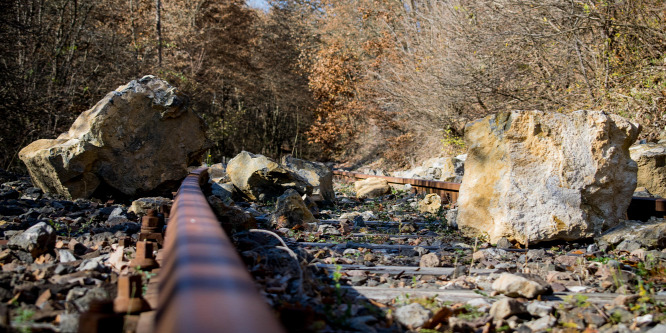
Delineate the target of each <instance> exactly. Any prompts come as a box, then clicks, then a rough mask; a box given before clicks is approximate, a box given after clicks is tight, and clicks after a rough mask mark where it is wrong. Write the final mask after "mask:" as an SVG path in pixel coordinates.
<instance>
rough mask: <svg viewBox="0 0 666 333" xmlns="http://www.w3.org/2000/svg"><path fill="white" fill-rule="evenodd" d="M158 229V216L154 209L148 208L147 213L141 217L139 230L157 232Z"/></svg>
mask: <svg viewBox="0 0 666 333" xmlns="http://www.w3.org/2000/svg"><path fill="white" fill-rule="evenodd" d="M160 229H161V228H160V218H159V217H157V213H156V212H155V211H154V210H152V209H149V210H148V214H146V216H144V217H142V218H141V232H158V231H160Z"/></svg>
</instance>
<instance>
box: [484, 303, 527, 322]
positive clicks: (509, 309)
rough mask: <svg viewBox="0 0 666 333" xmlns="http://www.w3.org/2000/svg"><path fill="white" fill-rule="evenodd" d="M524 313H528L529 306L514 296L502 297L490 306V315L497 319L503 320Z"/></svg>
mask: <svg viewBox="0 0 666 333" xmlns="http://www.w3.org/2000/svg"><path fill="white" fill-rule="evenodd" d="M523 313H527V308H525V305H524V304H523V303H521V302H519V301H517V300H515V299H513V298H502V299H500V300H499V301H497V302H495V303H493V306H491V307H490V315H491V316H492V317H493V319H495V320H502V319H504V318H508V317H510V316H513V315H520V314H523Z"/></svg>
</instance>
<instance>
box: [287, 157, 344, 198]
mask: <svg viewBox="0 0 666 333" xmlns="http://www.w3.org/2000/svg"><path fill="white" fill-rule="evenodd" d="M280 162H281V164H282V166H283V167H284V168H285V169H287V170H289V171H291V172H293V173H295V174H297V175H299V176H300V177H301V178H303V179H305V180H306V181H307V182H308V184H310V185H312V196H311V199H312V200H314V201H329V202H332V201H333V200H334V199H335V191H334V190H333V172H332V171H331V169H329V168H328V167H327V166H326V165H324V164H323V163H318V162H311V161H306V160H301V159H298V158H295V157H293V156H291V155H286V156H284V157H282V160H281V161H280Z"/></svg>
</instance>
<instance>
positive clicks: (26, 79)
mask: <svg viewBox="0 0 666 333" xmlns="http://www.w3.org/2000/svg"><path fill="white" fill-rule="evenodd" d="M0 6H1V8H0V16H1V17H0V34H1V36H0V54H1V55H0V57H1V58H0V76H1V77H2V82H3V84H2V86H1V88H0V110H1V111H0V112H1V114H2V118H3V121H2V122H0V130H2V132H3V134H2V135H1V136H0V167H1V168H4V169H13V170H20V169H21V168H22V166H21V164H20V163H19V161H18V158H17V157H16V155H17V152H18V150H19V149H20V148H21V147H23V146H25V145H27V144H28V143H30V142H32V141H33V140H36V139H38V138H53V137H56V136H57V135H58V134H59V133H61V132H63V131H65V130H67V128H68V127H69V126H70V125H71V123H72V122H73V120H74V119H75V118H76V117H77V116H78V114H79V113H80V112H82V111H84V110H86V109H88V108H90V107H91V106H92V105H94V103H96V102H97V101H98V100H100V99H101V98H102V97H103V96H104V95H105V94H106V93H108V92H109V91H111V90H113V89H115V88H116V87H117V86H119V85H121V84H125V83H127V82H128V81H129V80H132V79H136V78H138V77H141V76H143V75H146V74H154V75H157V76H159V77H161V78H163V79H166V80H168V81H169V82H170V83H171V84H173V85H175V86H178V87H179V88H180V89H182V90H183V91H184V92H185V94H187V95H188V96H189V97H190V103H191V106H192V107H193V109H194V110H195V112H197V113H198V114H200V115H201V116H202V117H203V118H204V119H205V120H206V122H207V124H208V126H209V137H210V138H211V139H212V140H213V142H214V148H213V149H212V150H211V153H210V154H211V155H212V156H211V158H212V159H213V160H218V159H220V158H221V157H222V156H231V155H234V154H235V153H237V152H239V151H240V150H249V151H253V152H257V153H262V154H266V155H269V156H274V157H277V156H278V155H280V154H284V153H286V152H292V153H294V154H296V155H297V156H303V157H307V158H313V159H319V160H336V161H341V162H350V163H360V162H367V161H373V160H379V159H382V161H383V163H385V164H386V165H393V166H402V165H407V164H409V163H410V162H411V161H413V160H414V159H418V158H423V157H424V156H434V155H438V154H444V153H453V152H455V151H456V149H459V148H460V147H459V144H460V141H459V139H458V137H459V136H460V135H461V134H462V130H463V126H464V124H465V122H467V121H469V120H472V119H475V118H478V117H480V116H483V115H487V114H491V113H494V112H498V111H507V110H512V109H541V110H548V111H558V112H569V111H573V110H578V109H594V110H605V111H606V112H609V113H616V114H620V115H622V116H625V117H627V118H630V119H632V120H633V121H636V122H638V123H640V124H641V125H642V126H643V127H644V129H643V133H642V134H641V138H643V139H647V140H657V138H658V136H659V132H660V131H661V130H663V129H664V125H665V124H666V118H665V117H666V114H664V112H665V111H666V100H665V99H664V97H666V78H665V76H666V74H665V71H664V69H665V68H666V67H665V66H666V57H665V56H664V51H665V49H666V43H665V37H666V36H665V34H666V32H665V31H666V29H665V27H666V4H664V2H663V1H661V0H635V1H619V0H608V1H598V0H582V1H569V0H544V1H542V0H539V1H536V0H535V1H530V0H528V1H523V0H520V1H519V0H495V1H492V0H451V1H434V0H404V1H402V0H320V1H317V0H313V1H307V0H284V1H271V2H270V7H269V9H268V10H267V11H264V10H260V9H253V8H250V7H248V6H247V5H246V4H245V3H244V1H236V0H170V1H166V0H165V1H161V0H156V1H144V0H99V1H78V0H2V2H0Z"/></svg>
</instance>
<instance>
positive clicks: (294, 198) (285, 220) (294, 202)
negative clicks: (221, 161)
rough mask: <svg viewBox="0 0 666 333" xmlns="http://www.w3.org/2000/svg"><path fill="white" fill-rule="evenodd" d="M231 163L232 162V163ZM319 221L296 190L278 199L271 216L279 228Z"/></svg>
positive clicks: (272, 221)
mask: <svg viewBox="0 0 666 333" xmlns="http://www.w3.org/2000/svg"><path fill="white" fill-rule="evenodd" d="M230 163H231V162H230ZM315 222H317V219H315V217H314V216H313V215H312V213H311V212H310V210H309V209H308V207H307V206H306V205H305V202H303V199H302V198H301V196H300V195H299V194H298V192H296V191H295V190H292V189H288V190H286V191H285V192H284V194H283V195H281V196H280V197H279V198H278V199H277V203H276V204H275V212H274V213H273V215H272V216H271V223H272V224H273V225H275V226H277V227H278V228H282V227H287V228H291V227H293V226H296V225H301V226H305V225H306V224H308V223H315Z"/></svg>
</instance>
